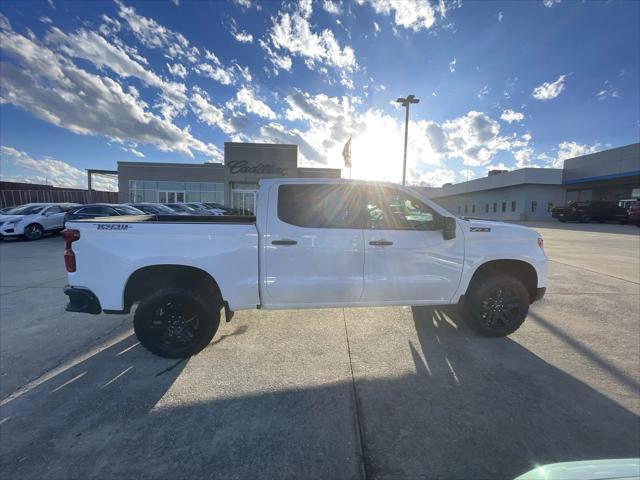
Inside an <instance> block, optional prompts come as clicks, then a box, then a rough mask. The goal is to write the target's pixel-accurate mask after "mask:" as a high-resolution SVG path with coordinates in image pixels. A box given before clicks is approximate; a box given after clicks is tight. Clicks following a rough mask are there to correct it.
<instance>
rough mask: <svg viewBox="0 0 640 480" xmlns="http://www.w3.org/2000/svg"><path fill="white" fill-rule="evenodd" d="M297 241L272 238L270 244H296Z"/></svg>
mask: <svg viewBox="0 0 640 480" xmlns="http://www.w3.org/2000/svg"><path fill="white" fill-rule="evenodd" d="M297 244H298V242H296V241H295V240H274V241H272V242H271V245H297Z"/></svg>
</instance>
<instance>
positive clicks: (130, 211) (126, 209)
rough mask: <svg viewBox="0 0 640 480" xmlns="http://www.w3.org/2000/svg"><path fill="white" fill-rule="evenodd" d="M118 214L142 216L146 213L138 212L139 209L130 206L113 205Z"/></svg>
mask: <svg viewBox="0 0 640 480" xmlns="http://www.w3.org/2000/svg"><path fill="white" fill-rule="evenodd" d="M111 208H113V209H114V210H115V211H116V212H118V213H119V214H120V215H142V214H144V212H142V211H140V210H138V209H137V208H133V207H130V206H129V205H112V206H111Z"/></svg>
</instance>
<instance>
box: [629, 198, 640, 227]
mask: <svg viewBox="0 0 640 480" xmlns="http://www.w3.org/2000/svg"><path fill="white" fill-rule="evenodd" d="M627 215H628V216H629V223H633V224H635V225H636V227H640V202H636V203H634V204H632V205H629V210H627Z"/></svg>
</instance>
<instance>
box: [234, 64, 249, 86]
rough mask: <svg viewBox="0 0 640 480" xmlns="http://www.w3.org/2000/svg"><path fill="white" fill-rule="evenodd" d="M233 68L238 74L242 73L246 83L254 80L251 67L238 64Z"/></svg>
mask: <svg viewBox="0 0 640 480" xmlns="http://www.w3.org/2000/svg"><path fill="white" fill-rule="evenodd" d="M233 66H234V67H235V68H236V69H237V70H238V72H240V75H241V76H242V78H244V80H245V82H250V81H251V80H252V76H251V70H249V67H241V66H240V65H238V64H237V63H236V64H234V65H233Z"/></svg>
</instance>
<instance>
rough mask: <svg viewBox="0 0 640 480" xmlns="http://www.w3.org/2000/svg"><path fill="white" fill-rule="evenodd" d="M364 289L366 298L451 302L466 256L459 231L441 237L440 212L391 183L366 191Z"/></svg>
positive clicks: (408, 302) (374, 300) (411, 302)
mask: <svg viewBox="0 0 640 480" xmlns="http://www.w3.org/2000/svg"><path fill="white" fill-rule="evenodd" d="M365 196H366V198H365V211H366V215H365V216H366V217H367V218H366V227H367V228H365V230H364V246H365V263H364V293H363V295H362V301H363V302H366V303H378V302H380V303H399V304H405V305H419V304H443V303H448V302H449V300H450V299H451V297H452V296H453V294H454V293H455V291H456V290H457V288H458V283H459V282H460V277H461V275H462V266H463V260H464V243H463V239H462V238H461V236H460V235H458V236H457V237H456V238H454V239H451V240H444V239H443V238H442V223H443V222H442V218H443V217H442V216H441V215H440V214H439V213H438V212H436V211H435V210H434V209H432V208H430V207H429V206H428V205H426V204H425V203H424V202H422V201H420V200H418V199H417V198H415V197H413V196H412V195H409V194H407V193H405V192H404V191H403V190H401V189H397V188H393V187H371V188H368V189H367V192H366V194H365Z"/></svg>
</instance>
